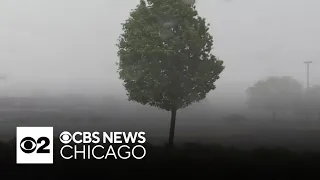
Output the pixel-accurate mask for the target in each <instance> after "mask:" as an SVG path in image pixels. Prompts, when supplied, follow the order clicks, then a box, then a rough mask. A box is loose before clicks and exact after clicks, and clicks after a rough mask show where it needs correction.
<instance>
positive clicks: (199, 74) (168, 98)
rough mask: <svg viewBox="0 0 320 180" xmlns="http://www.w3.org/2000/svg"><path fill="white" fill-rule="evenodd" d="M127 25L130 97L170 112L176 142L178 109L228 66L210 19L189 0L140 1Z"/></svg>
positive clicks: (124, 42) (123, 55) (124, 52)
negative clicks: (217, 50) (218, 54)
mask: <svg viewBox="0 0 320 180" xmlns="http://www.w3.org/2000/svg"><path fill="white" fill-rule="evenodd" d="M122 25H123V31H124V32H123V34H121V35H120V38H119V43H118V44H117V46H118V48H119V51H118V56H119V58H120V61H119V63H118V67H119V75H120V79H121V80H123V81H124V87H125V88H126V90H127V96H128V99H129V101H135V102H138V103H141V104H144V105H151V106H154V107H157V108H160V109H163V110H166V111H171V123H170V132H169V145H170V146H173V140H174V130H175V121H176V112H177V110H178V109H181V108H185V107H187V106H188V105H190V104H192V103H194V102H198V101H200V100H203V99H204V98H205V97H206V94H207V93H208V92H209V91H211V90H214V89H215V85H214V82H215V81H216V80H218V79H219V78H220V77H219V74H220V73H221V72H222V71H223V69H224V66H223V61H221V60H218V59H217V58H216V57H215V56H214V55H213V54H212V53H211V51H212V45H213V37H212V36H211V35H210V34H209V24H207V23H206V20H205V19H204V18H201V17H199V16H198V13H197V11H196V9H195V6H194V5H190V4H189V3H184V1H181V0H146V1H143V0H141V1H140V4H139V5H138V6H137V7H136V9H134V10H133V11H132V12H131V13H130V17H129V18H128V20H127V21H126V22H125V23H123V24H122Z"/></svg>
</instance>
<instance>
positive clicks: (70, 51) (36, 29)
mask: <svg viewBox="0 0 320 180" xmlns="http://www.w3.org/2000/svg"><path fill="white" fill-rule="evenodd" d="M138 2H139V0H117V1H111V0H92V1H87V0H68V1H65V0H55V1H52V0H28V1H23V0H2V1H1V2H0V77H1V79H0V96H1V97H37V98H39V97H56V98H54V99H57V97H60V98H61V97H62V99H63V100H65V101H66V99H65V98H66V97H68V98H71V99H72V97H75V98H74V99H82V98H84V97H89V99H90V100H83V101H81V100H79V101H81V102H79V103H78V104H84V103H91V105H92V104H94V107H95V108H93V109H95V111H90V113H93V114H94V115H93V116H97V117H102V116H103V117H105V114H108V113H107V112H111V111H113V112H114V110H115V109H117V108H119V109H120V108H123V107H124V106H125V107H128V110H123V111H125V112H127V114H129V115H126V116H128V117H126V118H127V119H129V117H130V116H131V115H133V114H134V113H133V112H134V111H135V110H137V109H139V113H141V114H143V112H144V111H148V110H145V108H146V107H144V106H142V105H139V104H134V103H129V102H127V101H126V98H127V97H126V94H125V93H126V92H125V89H124V87H123V86H122V84H121V83H122V82H121V81H120V80H119V77H118V76H119V75H118V73H117V66H116V62H118V57H117V50H118V49H117V47H116V43H117V39H118V37H119V35H120V34H121V32H122V31H121V28H122V26H121V23H123V22H124V21H125V20H126V19H127V18H128V16H129V12H130V10H131V9H133V8H135V6H136V5H137V3H138ZM196 6H197V10H198V12H199V14H200V15H201V16H202V17H205V18H206V19H207V21H208V22H209V23H210V24H211V30H210V32H211V34H212V35H213V37H214V40H215V42H214V54H215V55H216V56H217V57H219V58H220V59H222V60H223V61H224V63H225V66H226V68H225V70H224V71H223V72H222V74H221V78H220V79H219V80H218V81H217V82H216V85H217V89H216V90H214V91H212V92H210V93H209V95H208V96H207V98H206V100H204V101H202V102H200V104H195V105H194V106H192V107H190V108H191V109H192V110H193V112H194V114H193V115H194V117H196V114H201V115H203V116H205V115H206V114H203V113H204V111H206V112H208V111H210V113H211V114H210V113H209V114H210V115H206V116H208V117H211V116H212V114H214V113H216V114H219V113H220V114H221V115H219V116H218V115H217V119H219V120H220V119H221V118H222V117H224V116H227V115H228V114H233V113H238V112H241V113H243V112H245V111H248V110H247V105H246V104H245V100H246V96H245V95H246V94H245V90H246V89H247V88H248V87H249V86H252V85H253V84H254V83H255V82H257V81H258V80H260V79H263V78H266V77H268V76H291V77H294V78H295V79H297V80H298V81H299V82H301V83H303V85H305V83H306V80H305V79H306V66H305V64H304V63H303V62H304V61H313V63H312V64H311V65H310V85H311V86H314V85H319V84H320V71H319V69H320V63H319V60H318V59H320V54H319V53H318V52H319V47H320V33H319V32H320V25H319V23H317V20H318V17H319V16H320V12H319V8H320V1H317V0H304V1H302V0H260V1H257V0H228V1H227V0H210V1H208V0H198V1H197V2H196ZM101 97H103V98H104V99H101ZM51 100H52V99H51ZM102 100H105V101H102ZM91 101H92V102H91ZM32 102H33V101H32ZM61 102H62V100H61ZM63 102H64V101H63ZM72 102H73V101H72ZM109 102H110V103H109ZM101 103H102V104H103V105H102V104H101ZM27 104H29V103H27ZM58 104H59V103H58ZM62 104H63V103H62ZM111 104H112V105H111ZM114 104H121V105H117V106H115V105H114ZM209 105H210V106H209ZM5 106H6V105H4V107H5ZM57 106H60V104H59V105H57ZM69 106H74V104H72V103H71V105H69ZM55 107H56V106H55ZM99 107H100V108H102V110H97V109H99ZM104 107H109V110H106V109H103V108H104ZM110 108H111V109H110ZM130 108H131V109H130ZM132 108H133V109H132ZM190 108H189V109H187V110H184V111H183V112H184V113H182V115H180V117H181V116H191V115H192V114H191V113H190V112H191V111H190ZM206 108H207V109H206ZM4 109H5V108H4ZM107 109H108V108H107ZM137 111H138V110H137ZM200 111H201V112H200ZM76 112H77V113H78V111H76ZM102 112H103V114H104V115H101V113H102ZM188 112H189V114H188ZM21 113H22V114H23V116H24V117H25V118H26V117H28V118H30V119H33V118H34V117H33V116H34V115H35V114H32V116H31V115H30V114H29V115H30V116H29V115H26V114H24V113H23V112H22V111H21ZM90 113H87V115H88V114H90ZM99 113H100V114H99ZM130 113H131V114H130ZM152 113H156V116H155V114H152ZM3 114H5V113H3ZM9 114H10V113H9ZM9 114H6V115H4V116H3V117H1V118H2V119H6V118H7V117H9V116H10V118H9V119H11V115H9ZM36 114H37V113H36ZM150 114H152V116H151V115H150V116H147V115H146V117H144V118H146V119H148V118H149V119H152V118H154V119H153V120H151V121H149V122H148V123H145V121H144V123H142V122H141V124H144V126H143V127H147V125H150V127H151V128H152V127H153V129H156V128H159V127H163V128H164V129H166V130H167V129H168V125H167V124H166V123H168V121H169V116H167V114H165V113H163V112H162V111H157V110H155V109H152V111H151V112H150ZM183 114H184V115H183ZM15 115H16V114H15ZM37 115H38V114H37ZM57 116H58V115H57ZM61 116H63V117H66V116H68V117H69V116H70V115H61ZM109 116H112V115H109ZM141 116H142V115H141ZM44 117H46V116H44ZM81 117H82V118H83V119H85V118H86V117H88V118H87V119H90V118H89V117H90V116H89V115H88V116H84V115H81ZM155 117H156V118H155ZM41 118H43V117H42V116H41ZM41 118H39V119H41ZM120 118H122V117H120ZM155 119H156V120H155ZM160 119H165V120H164V121H163V122H162V123H160V122H159V121H161V120H160ZM166 119H168V120H166ZM178 121H179V117H178ZM197 121H198V120H197ZM197 121H195V122H197ZM203 121H204V120H203ZM198 122H199V121H198ZM208 122H210V120H208ZM20 123H21V122H20ZM114 123H119V122H116V121H115V122H114ZM121 123H123V124H126V123H124V122H121ZM121 123H120V125H121ZM155 123H158V124H157V125H155ZM180 123H181V122H180ZM111 124H112V123H111ZM134 124H135V125H136V126H137V127H140V126H139V125H140V123H138V122H135V123H134ZM194 124H195V123H193V125H194ZM19 125H21V124H19ZM120 125H119V127H121V126H120ZM131 125H132V124H131V123H129V125H128V124H126V126H131ZM1 126H2V127H7V126H8V127H9V125H4V124H2V125H1ZM123 126H124V125H123ZM177 126H179V125H177ZM194 126H195V125H194ZM199 126H200V125H199ZM204 126H206V123H204ZM10 127H14V125H13V126H12V125H11V126H10ZM180 127H181V126H180ZM194 131H196V130H194ZM230 131H234V130H230ZM208 132H210V130H208ZM161 133H163V136H165V135H166V133H167V132H166V131H164V132H161Z"/></svg>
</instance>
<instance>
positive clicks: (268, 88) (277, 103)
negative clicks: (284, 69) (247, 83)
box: [247, 76, 303, 111]
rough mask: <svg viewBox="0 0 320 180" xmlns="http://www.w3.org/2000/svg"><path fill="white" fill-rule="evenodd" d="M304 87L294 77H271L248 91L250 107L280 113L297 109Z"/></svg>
mask: <svg viewBox="0 0 320 180" xmlns="http://www.w3.org/2000/svg"><path fill="white" fill-rule="evenodd" d="M302 94H303V86H302V84H301V83H299V82H298V81H297V80H295V79H293V78H292V77H287V76H284V77H269V78H267V79H266V80H260V81H258V82H257V83H256V84H254V85H253V86H252V87H249V88H248V89H247V95H248V105H249V106H250V107H254V108H261V109H265V110H271V111H278V110H289V109H293V108H295V106H296V104H298V103H300V102H301V100H302V99H301V98H302Z"/></svg>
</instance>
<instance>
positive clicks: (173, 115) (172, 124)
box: [169, 109, 177, 147]
mask: <svg viewBox="0 0 320 180" xmlns="http://www.w3.org/2000/svg"><path fill="white" fill-rule="evenodd" d="M176 116H177V110H176V109H172V110H171V122H170V132H169V147H173V140H174V130H175V127H176Z"/></svg>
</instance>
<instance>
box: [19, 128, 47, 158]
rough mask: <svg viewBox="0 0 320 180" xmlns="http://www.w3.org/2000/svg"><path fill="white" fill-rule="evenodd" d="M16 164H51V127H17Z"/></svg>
mask: <svg viewBox="0 0 320 180" xmlns="http://www.w3.org/2000/svg"><path fill="white" fill-rule="evenodd" d="M16 137H17V139H16V149H17V161H16V163H17V164H53V127H17V135H16Z"/></svg>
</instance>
